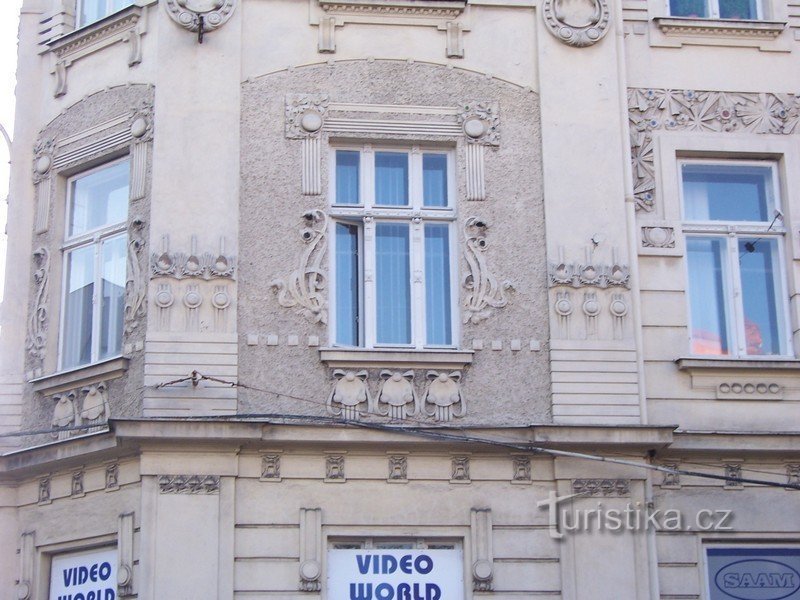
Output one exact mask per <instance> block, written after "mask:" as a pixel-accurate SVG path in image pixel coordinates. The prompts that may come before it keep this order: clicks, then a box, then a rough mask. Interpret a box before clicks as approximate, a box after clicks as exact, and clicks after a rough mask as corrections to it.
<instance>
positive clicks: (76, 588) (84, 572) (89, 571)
mask: <svg viewBox="0 0 800 600" xmlns="http://www.w3.org/2000/svg"><path fill="white" fill-rule="evenodd" d="M116 597H117V549H116V548H101V549H99V550H89V551H86V552H71V553H69V554H56V555H55V556H53V560H52V562H51V565H50V600H116Z"/></svg>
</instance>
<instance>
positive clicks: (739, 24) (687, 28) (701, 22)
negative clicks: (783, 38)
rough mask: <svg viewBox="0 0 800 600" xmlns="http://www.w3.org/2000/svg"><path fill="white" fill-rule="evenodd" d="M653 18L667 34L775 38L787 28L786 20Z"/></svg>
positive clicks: (759, 38)
mask: <svg viewBox="0 0 800 600" xmlns="http://www.w3.org/2000/svg"><path fill="white" fill-rule="evenodd" d="M653 20H654V21H655V23H656V25H657V26H658V28H659V29H660V30H661V31H662V32H663V33H664V34H665V35H680V36H687V35H689V36H702V37H723V38H731V37H735V38H746V39H756V40H774V39H775V38H777V37H778V36H779V35H780V34H781V33H782V32H783V30H784V29H786V21H752V20H740V19H693V18H688V17H657V18H655V19H653Z"/></svg>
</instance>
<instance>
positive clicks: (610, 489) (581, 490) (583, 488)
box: [572, 479, 631, 497]
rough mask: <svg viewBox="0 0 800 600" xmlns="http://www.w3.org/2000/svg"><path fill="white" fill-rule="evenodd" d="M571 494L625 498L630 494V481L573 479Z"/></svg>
mask: <svg viewBox="0 0 800 600" xmlns="http://www.w3.org/2000/svg"><path fill="white" fill-rule="evenodd" d="M572 492H573V493H574V494H584V495H586V496H618V497H625V496H629V495H630V493H631V481H630V479H574V480H573V481H572Z"/></svg>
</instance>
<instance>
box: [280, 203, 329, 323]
mask: <svg viewBox="0 0 800 600" xmlns="http://www.w3.org/2000/svg"><path fill="white" fill-rule="evenodd" d="M303 220H304V221H305V226H304V227H303V228H302V229H301V230H300V237H301V238H302V240H303V243H304V244H305V248H304V249H303V252H302V253H301V254H300V261H299V264H298V267H297V269H296V270H294V271H292V272H291V273H290V274H289V275H287V276H286V277H285V278H283V279H274V280H273V281H272V283H271V284H270V285H271V287H272V288H273V289H274V290H275V292H276V293H277V294H278V304H280V305H281V306H283V307H284V308H294V307H298V309H297V312H298V314H301V315H303V316H305V317H306V318H308V319H310V320H311V321H312V322H313V323H327V322H328V311H327V302H326V299H325V295H324V294H323V293H322V291H323V290H324V289H325V283H326V282H325V279H326V277H325V272H324V271H323V270H322V260H323V258H324V257H325V252H326V250H327V241H326V239H325V236H326V233H327V229H328V216H327V215H326V214H325V213H324V212H322V211H321V210H313V211H309V212H307V213H305V214H304V215H303Z"/></svg>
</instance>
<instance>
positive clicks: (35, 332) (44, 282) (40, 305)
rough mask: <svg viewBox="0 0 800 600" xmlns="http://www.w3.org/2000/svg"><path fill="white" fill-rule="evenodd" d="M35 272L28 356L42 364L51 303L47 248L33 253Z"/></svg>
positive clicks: (27, 345) (27, 342)
mask: <svg viewBox="0 0 800 600" xmlns="http://www.w3.org/2000/svg"><path fill="white" fill-rule="evenodd" d="M33 260H34V264H35V267H36V268H35V270H34V272H33V282H34V284H35V285H36V293H35V297H34V298H35V299H34V305H33V308H32V309H31V313H30V317H29V318H28V339H27V341H26V347H27V350H28V354H30V355H31V356H32V357H33V358H34V359H36V360H37V361H39V362H41V361H42V360H43V359H44V348H45V346H46V345H47V317H48V312H47V305H48V302H49V301H50V297H49V292H48V280H49V277H50V253H49V252H48V250H47V248H44V247H42V248H38V249H37V250H36V251H35V252H34V253H33Z"/></svg>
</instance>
